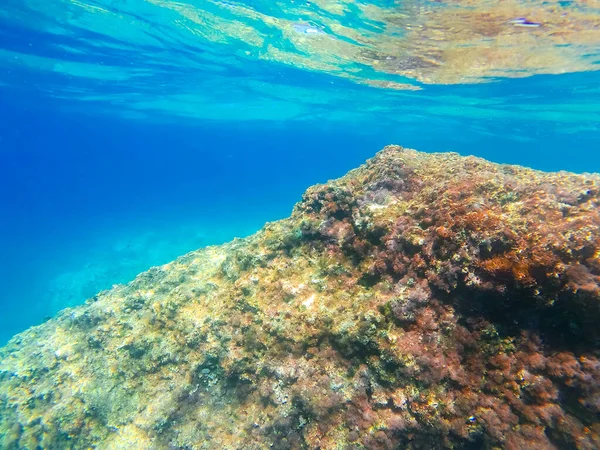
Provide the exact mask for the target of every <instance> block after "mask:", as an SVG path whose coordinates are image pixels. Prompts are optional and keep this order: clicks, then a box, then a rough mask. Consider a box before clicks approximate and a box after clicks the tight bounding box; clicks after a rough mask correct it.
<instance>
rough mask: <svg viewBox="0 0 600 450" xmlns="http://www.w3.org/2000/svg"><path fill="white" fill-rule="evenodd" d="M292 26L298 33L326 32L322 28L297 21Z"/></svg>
mask: <svg viewBox="0 0 600 450" xmlns="http://www.w3.org/2000/svg"><path fill="white" fill-rule="evenodd" d="M292 28H293V29H294V31H295V32H296V33H300V34H324V33H325V32H324V31H323V30H321V29H320V28H317V27H313V26H312V25H309V24H307V23H295V24H293V25H292Z"/></svg>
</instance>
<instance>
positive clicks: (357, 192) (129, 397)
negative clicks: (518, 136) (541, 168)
mask: <svg viewBox="0 0 600 450" xmlns="http://www.w3.org/2000/svg"><path fill="white" fill-rule="evenodd" d="M599 202H600V177H599V176H597V175H575V174H570V173H543V172H538V171H533V170H529V169H526V168H521V167H515V166H503V165H496V164H492V163H489V162H486V161H484V160H482V159H478V158H473V157H461V156H459V155H457V154H452V153H446V154H425V153H419V152H417V151H414V150H409V149H404V148H402V147H397V146H390V147H386V148H385V149H384V150H382V151H381V152H380V153H378V154H377V155H376V156H375V157H374V158H373V159H371V160H369V161H367V163H366V164H365V165H363V166H361V167H360V168H358V169H356V170H353V171H351V172H350V173H349V174H348V175H346V176H345V177H343V178H341V179H339V180H335V181H331V182H329V183H327V184H324V185H318V186H314V187H311V188H309V189H308V190H307V191H306V193H305V194H304V196H303V197H302V199H301V201H300V202H299V203H298V204H297V205H296V206H295V208H294V211H293V213H292V215H291V217H290V218H288V219H285V220H282V221H279V222H274V223H269V224H267V225H265V227H264V228H263V229H262V230H261V231H259V232H258V233H256V234H255V235H253V236H251V237H249V238H246V239H243V240H234V241H233V242H231V243H228V244H225V245H222V246H218V247H209V248H205V249H202V250H198V251H195V252H192V253H189V254H187V255H185V256H182V257H181V258H179V259H177V260H176V261H174V262H172V263H170V264H167V265H164V266H161V267H157V268H153V269H151V270H149V271H148V272H145V273H143V274H140V275H139V276H138V277H137V278H136V279H135V280H133V281H132V282H130V283H129V284H128V285H126V286H116V287H114V288H113V289H111V290H109V291H104V292H101V293H99V294H98V295H97V296H95V297H94V298H93V299H90V300H88V302H87V303H86V304H85V305H82V306H80V307H77V308H72V309H68V310H65V311H63V312H62V313H60V314H59V315H58V316H57V317H56V318H54V319H52V320H50V321H48V322H46V323H45V324H43V325H41V326H38V327H35V328H32V329H30V330H28V331H26V332H24V333H22V334H20V335H18V336H16V337H15V338H13V339H12V340H11V341H10V342H9V344H8V345H7V346H6V347H4V348H3V349H1V350H0V359H1V362H0V447H1V448H7V449H21V448H22V449H35V448H72V449H79V448H81V449H84V448H85V449H87V448H98V449H117V448H129V449H138V448H139V449H153V448H156V449H159V448H186V449H213V448H214V449H240V448H245V449H262V448H279V449H308V448H314V449H316V448H321V449H339V448H349V449H350V448H354V449H371V448H373V449H380V448H381V449H386V448H387V449H392V448H414V449H418V448H422V449H431V448H489V449H494V448H539V449H542V448H547V449H556V448H565V449H566V448H581V449H592V448H597V447H598V446H600V422H599V421H598V414H599V413H600V400H599V399H600V359H599V358H600V355H599V353H600V352H599V349H598V342H599V339H600V334H599V330H598V328H597V323H598V321H599V320H600V213H599V212H598V211H599V208H598V206H599V205H598V204H599Z"/></svg>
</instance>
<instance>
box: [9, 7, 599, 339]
mask: <svg viewBox="0 0 600 450" xmlns="http://www.w3.org/2000/svg"><path fill="white" fill-rule="evenodd" d="M515 17H527V18H528V20H531V21H532V22H535V23H539V24H540V26H539V27H517V26H515V24H514V22H511V21H510V19H511V18H515ZM599 30H600V14H599V11H598V10H597V9H595V8H594V7H593V4H591V3H589V2H541V1H540V2H536V1H528V2H519V1H509V2H494V1H482V2H475V1H470V2H464V1H463V2H460V1H459V2H452V3H450V2H424V1H417V2H414V1H413V2H406V1H405V2H384V1H379V2H333V1H319V2H298V1H294V2H291V1H286V2H256V1H253V2H245V3H243V2H233V1H222V2H212V1H186V2H174V1H158V0H153V1H142V0H121V1H116V0H112V1H110V0H98V1H95V2H92V1H62V0H49V1H41V0H25V1H14V0H4V1H3V2H2V4H1V5H0V99H1V100H0V119H1V121H0V158H1V160H0V171H1V177H0V201H1V207H2V208H1V214H2V216H1V219H2V220H1V221H0V248H1V249H2V258H1V259H0V286H2V288H1V290H0V306H1V314H0V342H4V341H5V340H6V339H8V338H9V337H10V336H12V335H13V334H14V333H16V332H18V331H20V330H22V329H24V328H26V327H28V326H30V325H33V324H36V323H40V322H41V321H42V320H43V319H44V318H45V317H47V316H49V315H52V314H54V313H55V312H56V311H57V310H59V309H61V308H63V307H65V306H71V305H76V304H78V303H81V302H82V301H83V300H85V298H86V297H89V296H91V295H93V294H94V293H95V292H97V291H98V290H101V289H105V288H108V287H110V286H111V285H112V284H114V283H119V282H126V281H127V280H130V279H131V278H132V277H133V276H135V274H137V273H139V272H140V271H143V270H145V269H147V268H149V267H150V266H152V265H157V264H163V263H166V262H168V261H169V260H171V259H173V258H175V257H176V256H178V255H180V254H182V253H185V252H187V251H190V250H193V249H195V248H198V247H200V246H205V245H211V244H217V243H220V242H224V241H227V240H229V239H232V238H233V237H235V236H244V235H248V234H250V233H252V232H254V231H256V230H257V229H259V228H260V227H261V226H262V224H264V222H265V221H268V220H276V219H278V218H282V217H285V216H286V215H287V214H289V212H290V211H291V208H292V206H293V203H294V202H295V201H297V200H298V199H299V198H300V195H301V193H302V191H303V190H304V189H305V188H306V187H307V186H309V185H311V184H314V183H317V182H324V181H326V180H327V179H330V178H334V177H337V176H340V175H342V174H343V173H345V172H346V171H347V170H349V169H351V168H353V167H355V166H357V165H358V164H360V163H361V162H363V161H364V160H365V159H366V158H368V157H370V156H372V155H373V154H374V153H375V152H376V151H377V150H379V149H380V148H381V147H382V146H384V145H386V144H390V143H397V144H402V145H405V146H409V147H414V148H417V149H420V150H424V151H457V152H460V153H462V154H474V155H478V156H482V157H485V158H488V159H491V160H493V161H497V162H506V163H516V164H523V165H528V166H532V167H535V168H539V169H544V170H572V171H577V172H583V171H595V172H598V171H600V72H599V71H598V70H597V69H599V68H600V66H598V62H599V61H600V55H599V49H600V45H598V44H600V31H599Z"/></svg>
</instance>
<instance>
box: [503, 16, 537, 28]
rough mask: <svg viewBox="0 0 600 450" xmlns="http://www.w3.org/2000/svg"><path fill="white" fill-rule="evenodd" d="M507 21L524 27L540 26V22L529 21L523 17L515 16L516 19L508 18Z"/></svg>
mask: <svg viewBox="0 0 600 450" xmlns="http://www.w3.org/2000/svg"><path fill="white" fill-rule="evenodd" d="M508 23H510V24H511V25H513V26H515V27H525V28H538V27H541V26H542V24H541V23H539V22H530V21H529V20H527V19H526V18H525V17H517V18H516V19H512V20H509V21H508Z"/></svg>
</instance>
